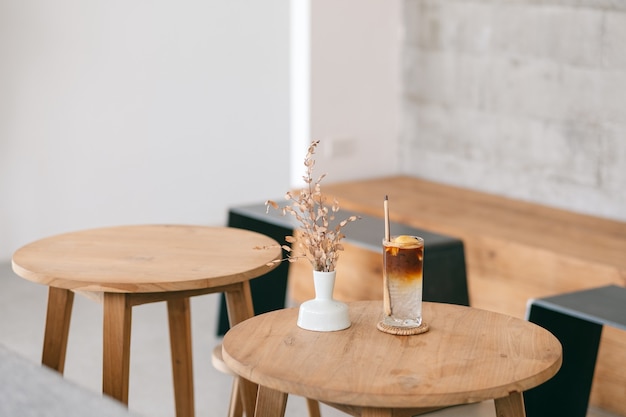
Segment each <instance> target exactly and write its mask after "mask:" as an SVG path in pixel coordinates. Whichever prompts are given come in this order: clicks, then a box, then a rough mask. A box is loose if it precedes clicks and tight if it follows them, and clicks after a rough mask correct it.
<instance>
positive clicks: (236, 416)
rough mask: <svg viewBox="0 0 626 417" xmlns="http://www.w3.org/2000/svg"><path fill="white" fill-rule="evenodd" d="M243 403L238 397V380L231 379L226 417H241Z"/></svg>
mask: <svg viewBox="0 0 626 417" xmlns="http://www.w3.org/2000/svg"><path fill="white" fill-rule="evenodd" d="M242 416H243V403H242V402H241V396H240V395H239V378H234V379H233V388H232V390H231V392H230V405H229V407H228V417H242Z"/></svg>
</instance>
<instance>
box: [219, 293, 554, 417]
mask: <svg viewBox="0 0 626 417" xmlns="http://www.w3.org/2000/svg"><path fill="white" fill-rule="evenodd" d="M349 308H350V316H351V320H352V326H351V327H350V328H349V329H347V330H344V331H339V332H312V331H307V330H303V329H300V328H298V327H297V326H296V319H297V314H298V310H297V309H287V310H279V311H275V312H271V313H267V314H263V315H260V316H256V317H253V318H251V319H249V320H246V321H244V322H242V323H240V324H239V325H237V326H235V327H234V328H232V329H231V330H230V331H229V332H228V333H227V334H226V336H225V338H224V342H223V357H224V360H225V362H226V364H227V365H228V366H229V367H230V368H231V369H232V370H233V371H235V372H236V373H238V374H239V375H241V376H243V377H244V378H246V379H249V380H251V381H253V382H255V383H258V384H260V385H262V386H265V387H268V388H271V389H273V390H278V391H282V392H288V393H291V394H296V395H301V396H304V397H306V398H312V399H316V400H320V401H324V402H330V403H337V404H344V405H355V406H362V407H363V406H364V407H384V408H396V407H399V408H407V407H438V406H446V405H452V404H465V403H473V402H478V401H483V400H487V399H492V398H504V397H508V396H509V394H510V393H515V392H522V391H524V390H527V389H529V388H531V387H534V386H537V385H539V384H541V383H542V382H544V381H546V380H548V379H549V378H551V377H552V376H553V375H554V374H555V373H556V372H557V370H558V369H559V367H560V364H561V345H560V344H559V342H558V340H557V339H556V338H555V337H554V336H553V335H552V334H550V333H549V332H547V331H546V330H544V329H542V328H540V327H539V326H536V325H534V324H532V323H529V322H527V321H525V320H521V319H517V318H514V317H510V316H506V315H502V314H498V313H494V312H488V311H485V310H479V309H474V308H469V307H462V306H456V305H450V304H436V303H424V320H425V321H426V322H428V324H429V326H430V331H429V332H427V333H424V334H421V335H417V336H393V335H389V334H386V333H382V332H380V331H378V330H377V329H376V323H377V322H378V321H379V320H380V318H381V313H382V304H381V302H378V301H362V302H356V303H350V304H349Z"/></svg>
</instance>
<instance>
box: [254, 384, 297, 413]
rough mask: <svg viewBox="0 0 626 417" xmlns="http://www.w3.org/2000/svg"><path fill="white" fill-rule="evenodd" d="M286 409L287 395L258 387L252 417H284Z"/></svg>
mask: <svg viewBox="0 0 626 417" xmlns="http://www.w3.org/2000/svg"><path fill="white" fill-rule="evenodd" d="M286 407H287V394H285V393H284V392H280V391H276V390H273V389H271V388H266V387H263V386H260V387H259V395H258V401H257V404H256V409H255V410H254V417H284V415H285V408H286ZM246 415H248V414H246Z"/></svg>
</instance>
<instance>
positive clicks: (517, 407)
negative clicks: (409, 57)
mask: <svg viewBox="0 0 626 417" xmlns="http://www.w3.org/2000/svg"><path fill="white" fill-rule="evenodd" d="M494 402H495V406H496V415H497V416H498V417H526V411H524V397H523V396H522V393H521V392H512V393H511V394H509V396H508V397H503V398H496V399H495V401H494Z"/></svg>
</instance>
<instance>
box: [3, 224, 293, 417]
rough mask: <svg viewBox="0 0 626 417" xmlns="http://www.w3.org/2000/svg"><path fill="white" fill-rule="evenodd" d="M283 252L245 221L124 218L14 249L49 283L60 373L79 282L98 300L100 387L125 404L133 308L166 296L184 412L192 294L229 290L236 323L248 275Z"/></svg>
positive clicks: (246, 306)
mask: <svg viewBox="0 0 626 417" xmlns="http://www.w3.org/2000/svg"><path fill="white" fill-rule="evenodd" d="M263 247H265V248H264V249H259V248H263ZM280 256H281V249H280V247H279V245H278V243H277V242H276V241H274V240H273V239H270V238H269V237H267V236H265V235H262V234H259V233H256V232H251V231H247V230H243V229H234V228H226V227H202V226H182V225H180V226H179V225H176V226H168V225H141V226H120V227H107V228H100V229H93V230H84V231H78V232H73V233H66V234H61V235H57V236H52V237H48V238H45V239H41V240H38V241H36V242H33V243H30V244H28V245H26V246H24V247H22V248H20V249H18V250H17V251H16V252H15V253H14V255H13V270H14V271H15V273H16V274H17V275H19V276H21V277H23V278H25V279H28V280H30V281H34V282H37V283H39V284H44V285H47V286H49V291H48V309H47V317H46V328H45V335H44V344H43V355H42V363H43V364H44V365H46V366H48V367H50V368H53V369H56V370H57V371H59V372H60V373H63V368H64V363H65V352H66V347H67V338H68V332H69V324H70V317H71V311H72V304H73V300H74V291H76V292H81V293H85V294H86V295H91V296H95V297H96V298H99V299H100V300H102V302H103V308H104V324H103V332H104V333H103V376H102V378H103V383H102V391H103V392H104V393H105V394H108V395H110V396H112V397H114V398H116V399H118V400H120V401H122V402H123V403H125V404H128V377H129V361H130V334H131V317H132V314H131V313H132V307H133V306H135V305H140V304H145V303H151V302H157V301H166V302H167V309H168V318H169V327H170V343H171V350H172V367H173V377H174V394H175V397H176V414H177V415H178V416H179V417H180V416H192V415H193V414H194V398H193V372H192V355H191V325H190V312H189V297H191V296H195V295H201V294H208V293H214V292H224V293H225V295H226V303H227V307H228V313H229V318H230V321H231V325H234V324H236V323H239V322H241V321H243V320H245V319H247V318H249V317H252V316H253V315H254V311H253V309H252V299H251V296H250V286H249V280H250V279H252V278H256V277H258V276H260V275H263V274H265V273H267V272H269V271H270V270H271V269H272V268H273V267H274V266H275V265H276V264H274V265H273V266H268V265H267V264H268V263H269V262H271V261H273V260H275V259H279V258H280ZM250 401H253V399H252V400H250ZM248 407H250V405H248Z"/></svg>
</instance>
